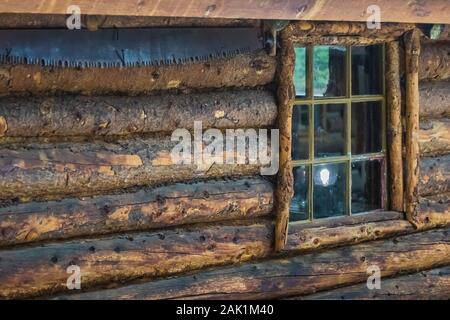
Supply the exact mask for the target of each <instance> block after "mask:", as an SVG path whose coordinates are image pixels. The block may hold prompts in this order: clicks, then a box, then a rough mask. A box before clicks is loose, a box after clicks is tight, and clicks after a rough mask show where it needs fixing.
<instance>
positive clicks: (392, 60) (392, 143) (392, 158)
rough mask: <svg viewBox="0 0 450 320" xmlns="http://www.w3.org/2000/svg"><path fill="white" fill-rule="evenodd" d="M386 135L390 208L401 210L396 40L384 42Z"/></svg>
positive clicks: (401, 176)
mask: <svg viewBox="0 0 450 320" xmlns="http://www.w3.org/2000/svg"><path fill="white" fill-rule="evenodd" d="M386 101H387V110H388V124H387V136H388V146H389V170H390V175H389V176H390V181H389V195H390V197H389V198H390V202H391V206H390V208H391V209H392V210H395V211H398V212H402V211H403V210H404V201H403V196H404V194H403V159H402V150H403V141H402V135H403V125H402V91H401V86H400V46H399V43H398V42H397V41H391V42H389V43H387V44H386Z"/></svg>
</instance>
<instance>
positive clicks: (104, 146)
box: [0, 136, 270, 201]
mask: <svg viewBox="0 0 450 320" xmlns="http://www.w3.org/2000/svg"><path fill="white" fill-rule="evenodd" d="M187 138H191V141H189V140H188V139H187ZM192 139H193V136H189V137H186V139H185V140H186V141H185V142H187V143H191V146H192ZM269 142H270V141H269ZM179 143H180V142H179V140H178V138H177V140H176V141H171V137H170V136H164V137H160V136H154V137H145V138H143V137H136V138H133V139H130V138H128V139H127V138H123V139H115V138H113V140H112V141H108V140H89V141H88V142H79V141H71V142H59V143H43V142H40V143H28V144H7V145H5V146H2V147H1V148H0V155H1V156H0V199H3V200H6V199H10V200H11V199H16V200H17V199H19V200H22V201H28V200H31V199H52V198H57V199H59V198H61V197H64V196H70V195H73V196H77V197H80V196H90V195H96V194H101V193H104V192H110V191H112V190H119V189H123V188H128V187H133V186H144V185H145V186H155V185H159V184H161V183H175V182H183V181H190V180H193V179H200V178H201V179H207V178H218V177H229V176H245V175H248V176H251V175H256V174H259V173H260V169H261V167H262V165H261V162H260V161H255V162H249V160H250V159H249V150H248V149H249V148H248V144H247V149H245V150H241V149H240V148H237V149H235V154H234V156H235V164H226V161H225V160H226V158H225V155H226V152H224V157H223V159H222V158H220V159H219V158H217V155H216V156H215V155H211V154H209V153H206V154H204V155H203V157H202V158H201V159H199V156H197V160H196V159H194V158H195V157H191V159H190V160H192V161H190V162H186V163H182V162H179V163H178V162H173V160H172V151H173V150H174V147H175V146H177V145H178V144H179ZM206 147H207V146H206V145H204V146H203V150H204V148H206ZM268 149H269V150H270V145H269V146H268ZM188 152H189V150H188ZM199 153H201V152H199ZM244 153H245V154H244ZM188 155H191V153H190V152H189V153H188ZM199 160H202V161H201V162H199ZM215 160H218V161H220V162H221V163H223V164H218V163H213V161H215ZM240 163H242V164H240Z"/></svg>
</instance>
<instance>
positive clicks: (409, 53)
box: [405, 29, 420, 224]
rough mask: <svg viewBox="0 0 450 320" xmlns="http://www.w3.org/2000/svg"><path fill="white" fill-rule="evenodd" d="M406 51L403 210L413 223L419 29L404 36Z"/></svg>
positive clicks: (417, 181) (417, 163)
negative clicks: (404, 203) (404, 204)
mask: <svg viewBox="0 0 450 320" xmlns="http://www.w3.org/2000/svg"><path fill="white" fill-rule="evenodd" d="M405 53H406V90H405V91H406V153H405V158H406V159H405V164H406V181H405V182H406V184H405V201H406V206H405V211H406V214H407V217H408V220H409V221H410V222H412V223H414V224H415V215H416V211H417V206H418V184H419V159H418V157H419V56H420V31H419V30H418V29H414V30H412V31H410V32H408V33H407V34H406V36H405Z"/></svg>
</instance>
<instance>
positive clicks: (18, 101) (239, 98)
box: [0, 90, 277, 142]
mask: <svg viewBox="0 0 450 320" xmlns="http://www.w3.org/2000/svg"><path fill="white" fill-rule="evenodd" d="M276 117H277V104H276V101H275V96H274V95H273V94H272V93H271V92H269V91H266V90H230V91H223V92H206V93H192V94H167V95H161V96H154V97H148V96H139V97H119V96H113V97H110V96H96V97H85V96H75V97H73V96H58V97H40V96H39V97H23V98H21V97H7V98H0V137H56V136H59V137H67V136H110V135H116V136H117V135H128V134H133V133H151V132H170V133H171V132H172V131H174V130H175V129H179V128H184V129H188V130H193V129H194V121H201V123H202V127H203V128H204V129H208V128H216V129H236V128H266V127H271V126H273V125H274V123H275V119H276ZM5 126H6V127H5ZM2 128H5V129H2ZM0 142H1V141H0Z"/></svg>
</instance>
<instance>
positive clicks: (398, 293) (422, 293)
mask: <svg viewBox="0 0 450 320" xmlns="http://www.w3.org/2000/svg"><path fill="white" fill-rule="evenodd" d="M381 284H382V285H381V288H380V289H376V290H370V289H368V288H367V283H366V282H364V283H363V284H358V285H354V286H350V287H344V288H339V289H335V290H331V291H326V292H319V293H316V294H313V295H308V296H305V297H299V299H301V300H380V299H381V300H448V298H449V297H450V266H446V267H443V268H437V269H432V270H428V271H422V272H419V273H414V274H410V275H406V276H401V277H397V278H390V279H382V282H381Z"/></svg>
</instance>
